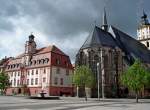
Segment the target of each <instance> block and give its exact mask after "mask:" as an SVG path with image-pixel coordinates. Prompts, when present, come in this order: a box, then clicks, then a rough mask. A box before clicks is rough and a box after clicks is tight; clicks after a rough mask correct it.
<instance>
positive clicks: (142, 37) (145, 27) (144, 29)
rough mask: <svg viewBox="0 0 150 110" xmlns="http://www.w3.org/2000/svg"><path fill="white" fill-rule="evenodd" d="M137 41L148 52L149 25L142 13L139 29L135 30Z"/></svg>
mask: <svg viewBox="0 0 150 110" xmlns="http://www.w3.org/2000/svg"><path fill="white" fill-rule="evenodd" d="M137 36H138V40H139V41H140V42H141V43H143V44H144V45H145V46H146V47H147V48H148V49H149V50H150V23H149V21H148V18H147V15H146V14H145V12H143V16H142V17H141V21H140V24H139V27H138V29H137Z"/></svg>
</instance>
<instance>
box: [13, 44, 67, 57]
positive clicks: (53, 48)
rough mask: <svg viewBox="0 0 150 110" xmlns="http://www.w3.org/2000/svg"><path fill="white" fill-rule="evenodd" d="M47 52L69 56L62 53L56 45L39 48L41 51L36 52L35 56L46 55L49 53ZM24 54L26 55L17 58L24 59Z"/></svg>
mask: <svg viewBox="0 0 150 110" xmlns="http://www.w3.org/2000/svg"><path fill="white" fill-rule="evenodd" d="M47 52H54V53H57V54H61V55H65V56H68V55H66V54H65V53H64V52H62V51H61V50H60V49H59V48H58V47H56V46H55V45H51V46H48V47H43V48H39V49H37V50H36V53H35V55H36V54H44V53H47ZM24 54H25V53H22V54H20V55H18V56H17V57H16V58H22V57H23V56H24Z"/></svg>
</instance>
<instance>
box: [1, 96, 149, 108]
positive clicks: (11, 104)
mask: <svg viewBox="0 0 150 110" xmlns="http://www.w3.org/2000/svg"><path fill="white" fill-rule="evenodd" d="M149 106H150V99H140V103H138V104H137V103H135V100H134V99H105V100H103V101H102V100H101V101H98V100H97V99H88V101H87V102H86V101H85V100H84V98H76V97H75V98H74V97H61V98H60V100H37V99H28V98H25V97H13V96H0V110H150V108H149Z"/></svg>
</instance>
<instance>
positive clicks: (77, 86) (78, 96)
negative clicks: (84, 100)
mask: <svg viewBox="0 0 150 110" xmlns="http://www.w3.org/2000/svg"><path fill="white" fill-rule="evenodd" d="M76 95H77V97H79V86H77V94H76Z"/></svg>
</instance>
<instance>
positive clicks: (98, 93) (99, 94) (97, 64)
mask: <svg viewBox="0 0 150 110" xmlns="http://www.w3.org/2000/svg"><path fill="white" fill-rule="evenodd" d="M97 89H98V91H97V92H98V100H100V94H99V63H97Z"/></svg>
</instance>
